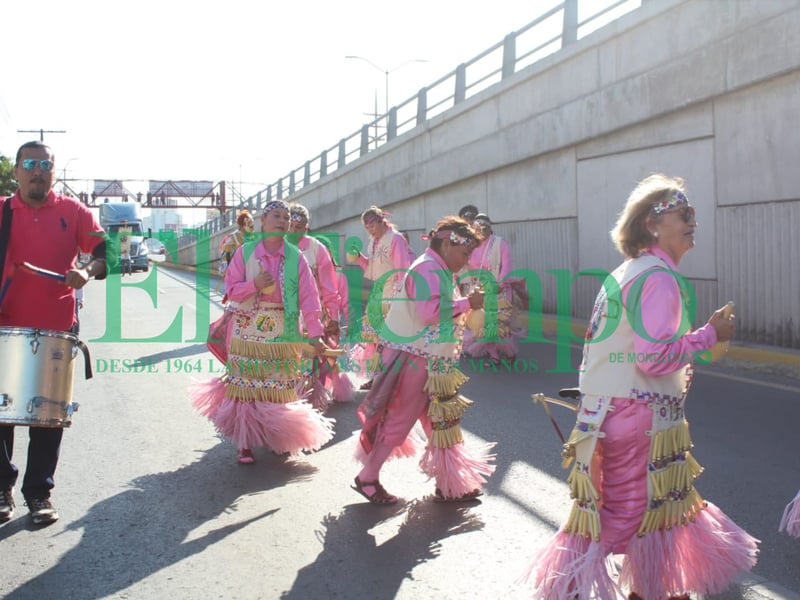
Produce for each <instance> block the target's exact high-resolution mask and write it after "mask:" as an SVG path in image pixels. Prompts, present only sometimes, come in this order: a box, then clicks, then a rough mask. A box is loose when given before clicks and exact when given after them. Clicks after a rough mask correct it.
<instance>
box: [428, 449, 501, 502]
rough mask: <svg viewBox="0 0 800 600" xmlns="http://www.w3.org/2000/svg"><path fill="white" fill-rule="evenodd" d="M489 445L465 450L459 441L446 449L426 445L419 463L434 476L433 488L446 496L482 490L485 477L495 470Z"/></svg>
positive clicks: (456, 495) (493, 456) (453, 496)
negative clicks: (434, 485)
mask: <svg viewBox="0 0 800 600" xmlns="http://www.w3.org/2000/svg"><path fill="white" fill-rule="evenodd" d="M493 447H494V444H493V443H491V444H484V445H482V446H480V447H478V448H476V449H468V448H467V447H466V446H465V445H464V443H463V442H462V443H460V444H456V445H455V446H452V447H450V448H432V447H430V446H428V447H427V448H426V449H425V454H423V455H422V459H421V460H420V461H419V466H420V468H421V469H422V471H423V472H424V473H425V474H426V475H428V476H429V477H432V478H435V479H436V487H437V488H439V489H440V490H441V491H442V494H444V496H445V497H446V498H457V497H459V496H463V495H464V494H467V493H469V492H472V491H474V490H480V489H483V485H484V484H485V483H486V478H487V477H489V476H490V475H491V474H492V473H494V469H495V466H494V465H493V464H491V462H492V461H494V458H495V455H494V454H489V451H490V450H491V449H492V448H493Z"/></svg>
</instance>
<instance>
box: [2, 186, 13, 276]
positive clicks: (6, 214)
mask: <svg viewBox="0 0 800 600" xmlns="http://www.w3.org/2000/svg"><path fill="white" fill-rule="evenodd" d="M10 236H11V198H6V201H5V202H3V224H2V225H1V226H0V282H2V281H3V267H4V266H5V264H6V249H7V248H8V238H9V237H10Z"/></svg>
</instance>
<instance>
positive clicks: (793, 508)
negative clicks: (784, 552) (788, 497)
mask: <svg viewBox="0 0 800 600" xmlns="http://www.w3.org/2000/svg"><path fill="white" fill-rule="evenodd" d="M778 531H785V532H786V533H788V534H789V535H791V536H792V537H796V538H800V492H797V495H796V496H795V497H794V500H792V501H791V502H789V504H787V505H786V509H785V510H784V511H783V518H782V519H781V524H780V527H779V528H778Z"/></svg>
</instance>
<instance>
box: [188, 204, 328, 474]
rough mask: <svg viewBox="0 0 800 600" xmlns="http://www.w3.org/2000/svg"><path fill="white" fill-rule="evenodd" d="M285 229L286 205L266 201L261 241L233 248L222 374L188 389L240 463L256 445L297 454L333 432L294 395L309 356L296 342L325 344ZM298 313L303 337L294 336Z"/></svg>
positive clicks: (306, 277) (301, 263) (307, 276)
mask: <svg viewBox="0 0 800 600" xmlns="http://www.w3.org/2000/svg"><path fill="white" fill-rule="evenodd" d="M288 230H289V206H288V205H287V204H286V202H284V201H282V200H275V201H272V202H269V203H268V204H267V205H266V207H265V208H264V212H263V213H262V215H261V232H262V233H261V235H260V236H259V237H260V239H258V240H256V241H253V242H248V243H245V244H244V246H242V247H241V248H239V249H237V250H236V252H235V254H234V256H233V259H232V260H231V262H230V265H228V268H227V270H226V271H225V290H226V292H227V295H228V298H229V300H230V302H229V306H228V308H227V310H228V311H230V314H231V318H230V321H229V324H228V329H227V336H226V345H227V348H228V360H227V362H226V364H225V370H226V373H225V376H223V377H222V378H221V379H216V380H213V381H211V382H209V383H204V384H200V385H198V386H197V387H195V388H194V389H193V391H192V401H193V404H194V406H195V407H196V408H197V409H198V410H199V411H200V412H201V413H202V414H203V415H205V416H207V417H208V418H209V419H210V420H211V421H212V422H213V423H214V426H215V427H216V429H217V430H218V431H219V432H220V433H222V434H223V435H225V436H227V437H229V438H231V440H232V441H233V442H234V443H235V444H236V445H237V447H238V448H239V459H238V460H239V462H240V463H243V464H250V463H252V462H253V461H254V458H253V452H252V448H254V447H256V446H265V447H267V448H270V449H271V450H272V451H273V452H275V453H277V454H284V453H288V454H289V455H291V456H298V455H300V454H301V453H302V452H303V451H312V450H317V449H319V448H320V447H321V446H322V445H323V444H325V443H326V442H328V441H329V440H330V439H331V438H332V437H333V420H331V419H328V418H326V417H324V416H323V415H322V414H321V413H320V412H319V411H317V410H316V409H314V408H313V407H312V406H311V405H310V404H308V403H307V402H306V401H304V400H301V399H299V397H298V393H297V390H298V389H302V388H303V386H304V383H305V377H304V374H303V372H302V368H301V365H302V363H303V360H308V359H303V357H302V350H303V348H304V345H303V344H302V343H301V342H308V343H310V344H311V346H312V347H313V348H314V351H315V353H317V354H321V353H322V352H323V351H324V350H325V345H324V344H323V342H322V339H321V338H322V334H323V328H322V323H321V322H320V314H321V310H320V303H319V293H318V292H317V287H316V284H315V283H314V276H313V274H312V273H311V269H310V267H309V266H308V262H307V261H306V259H305V258H304V257H303V256H302V254H301V253H300V252H299V251H298V249H297V248H296V247H295V246H292V245H291V244H287V243H285V240H284V235H285V234H286V232H287V231H288ZM301 314H302V318H303V323H304V325H305V329H306V330H307V333H308V336H309V339H308V340H304V339H302V338H301V337H300V334H299V320H300V315H301ZM305 347H308V344H305Z"/></svg>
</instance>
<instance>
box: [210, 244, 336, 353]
mask: <svg viewBox="0 0 800 600" xmlns="http://www.w3.org/2000/svg"><path fill="white" fill-rule="evenodd" d="M244 252H252V253H253V254H254V258H255V259H256V260H258V262H259V264H260V265H261V268H262V269H263V270H264V271H265V272H267V273H269V274H270V275H272V277H273V278H274V279H275V289H274V290H273V291H272V293H270V294H262V295H261V300H263V301H264V302H272V303H276V304H283V289H284V282H285V280H286V278H287V277H289V276H291V274H290V273H287V272H286V271H285V270H284V269H282V264H283V267H285V262H287V261H286V242H284V243H282V244H281V245H280V246H278V248H277V250H275V251H274V252H270V251H268V250H267V249H266V248H265V247H264V244H263V243H262V242H260V241H259V242H251V243H248V244H245V245H244V246H241V247H239V248H237V249H236V252H235V254H234V255H233V258H232V259H231V262H230V264H229V265H228V268H227V269H226V270H225V291H226V293H227V294H228V298H229V299H230V300H231V301H233V302H243V301H245V300H249V299H251V298H253V297H254V296H255V295H256V293H257V292H258V290H257V289H256V285H255V283H254V281H253V280H252V279H247V269H246V266H245V259H244ZM294 252H296V253H297V260H298V280H297V281H298V291H297V295H298V302H299V305H300V306H299V308H300V312H301V313H302V315H303V322H304V323H305V327H306V329H307V330H308V335H309V336H310V337H320V336H322V333H323V327H322V322H321V321H320V317H321V315H322V307H321V305H320V301H319V292H318V291H317V284H316V282H315V281H314V275H313V274H312V273H311V267H309V266H308V261H307V260H306V258H305V257H304V256H303V254H302V253H301V252H298V251H297V249H294ZM247 258H248V260H250V255H249V254H248V257H247ZM282 271H283V272H282Z"/></svg>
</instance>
